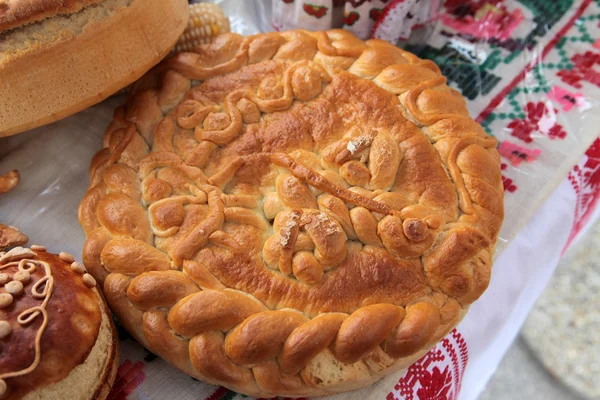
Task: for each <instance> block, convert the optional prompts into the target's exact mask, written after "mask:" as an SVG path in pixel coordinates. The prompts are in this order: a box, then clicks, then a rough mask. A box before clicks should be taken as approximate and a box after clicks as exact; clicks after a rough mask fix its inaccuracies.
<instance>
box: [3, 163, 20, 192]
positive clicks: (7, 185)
mask: <svg viewBox="0 0 600 400" xmlns="http://www.w3.org/2000/svg"><path fill="white" fill-rule="evenodd" d="M20 181H21V175H20V174H19V171H17V170H16V169H14V170H12V171H10V172H7V173H6V174H4V175H0V194H3V193H8V192H10V191H11V190H13V189H14V188H16V187H17V185H18V184H19V182H20Z"/></svg>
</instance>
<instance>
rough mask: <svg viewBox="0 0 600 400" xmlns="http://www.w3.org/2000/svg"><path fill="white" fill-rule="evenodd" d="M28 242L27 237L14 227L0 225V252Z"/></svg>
mask: <svg viewBox="0 0 600 400" xmlns="http://www.w3.org/2000/svg"><path fill="white" fill-rule="evenodd" d="M28 241H29V238H28V237H27V235H25V234H24V233H22V232H21V231H19V229H18V228H17V227H15V226H7V225H3V224H0V251H2V250H5V249H8V248H10V247H14V246H22V245H24V244H25V243H27V242H28Z"/></svg>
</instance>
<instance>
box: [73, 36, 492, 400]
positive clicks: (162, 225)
mask: <svg viewBox="0 0 600 400" xmlns="http://www.w3.org/2000/svg"><path fill="white" fill-rule="evenodd" d="M194 51H195V52H189V53H180V54H178V55H176V56H174V57H172V58H170V59H168V60H166V61H165V62H164V63H162V64H161V65H160V66H158V67H157V68H156V69H155V70H153V71H152V72H151V73H150V74H149V75H147V76H146V78H144V79H143V80H141V81H140V82H139V83H138V85H137V87H136V88H135V89H134V91H133V93H132V95H131V98H130V100H129V102H128V106H127V109H126V110H123V109H121V110H119V111H118V112H116V113H115V120H114V122H113V124H111V126H110V127H109V129H108V130H107V132H106V136H105V149H104V150H102V151H101V152H100V153H99V154H98V156H97V157H95V158H94V160H93V161H92V167H91V169H90V171H91V187H90V190H89V192H88V194H87V195H86V197H85V198H84V200H83V201H82V203H81V206H80V221H81V223H82V225H83V227H84V229H85V231H86V234H87V235H88V239H87V241H88V242H90V243H91V244H89V245H88V244H86V249H88V248H89V249H90V251H89V253H90V255H89V259H90V260H92V265H93V268H91V267H90V270H91V271H92V272H93V273H95V274H97V277H98V278H99V279H102V278H104V277H106V280H105V284H104V287H105V291H106V294H107V297H108V300H109V303H110V304H111V306H112V307H113V310H114V311H115V313H116V314H117V315H118V316H119V317H120V318H121V319H122V320H123V321H124V323H125V324H126V327H127V328H128V329H130V331H132V333H133V334H134V335H135V336H136V337H137V338H138V339H140V341H141V342H142V343H144V344H145V345H146V346H148V347H149V348H150V349H151V350H154V349H156V350H155V351H157V352H159V354H161V355H163V356H164V357H165V358H167V359H168V360H169V361H170V362H171V363H173V364H175V365H176V366H178V367H179V368H180V369H182V370H184V371H186V372H188V373H189V374H191V375H193V376H196V377H198V378H200V379H203V380H206V381H207V382H210V383H217V384H222V385H225V386H227V387H229V388H231V389H233V390H236V391H239V392H242V393H245V394H248V395H253V396H263V397H266V396H275V395H281V396H292V397H297V396H313V395H323V394H329V393H334V392H339V391H345V390H352V389H354V388H358V387H361V386H364V385H367V384H369V383H371V382H374V381H375V380H377V379H379V378H380V377H381V376H383V375H385V374H387V373H390V372H392V371H395V370H398V369H401V368H405V367H406V366H408V365H409V364H410V363H411V362H413V361H415V360H416V359H417V358H418V357H420V356H421V355H422V354H423V353H424V352H425V351H427V349H429V348H430V347H431V346H433V345H434V344H435V343H436V341H437V340H439V339H440V338H441V337H443V335H445V334H446V333H447V332H449V331H450V330H451V329H452V328H453V327H454V326H456V324H457V323H458V322H459V321H460V320H461V319H462V317H463V316H464V315H465V313H466V311H467V309H468V306H469V305H470V304H471V303H472V302H473V301H475V300H476V299H477V298H478V297H479V296H480V295H481V293H482V292H483V290H485V288H486V286H487V283H488V281H489V276H490V273H491V269H490V267H491V256H492V254H493V251H494V246H495V243H496V240H497V235H498V231H499V229H500V225H501V222H502V219H503V206H502V198H503V191H502V182H501V178H500V168H499V158H498V155H497V152H496V150H495V146H496V142H495V140H494V139H492V138H489V137H488V136H487V135H486V134H485V133H484V132H483V130H482V129H481V127H479V125H477V124H476V123H474V122H473V121H472V120H470V119H469V118H468V112H467V110H466V107H465V102H464V100H463V99H462V98H461V97H460V96H458V95H457V94H456V92H455V91H453V90H452V89H449V88H448V87H447V86H446V85H445V78H444V77H443V76H441V74H440V71H439V69H438V68H437V67H436V66H435V65H433V64H432V63H431V62H428V61H422V60H420V59H418V58H417V57H416V56H414V55H412V54H410V53H407V52H404V51H403V50H400V49H398V48H396V47H394V46H391V45H389V44H387V43H385V42H382V41H367V42H362V41H359V40H358V39H356V38H355V37H354V36H352V35H351V34H350V33H348V32H345V31H339V30H333V31H328V32H315V33H311V32H306V31H293V32H282V33H269V34H261V35H256V36H251V37H248V38H243V37H241V36H238V35H234V34H228V35H222V36H221V37H219V38H218V39H217V40H216V41H215V42H214V43H213V44H211V45H208V46H201V47H199V48H197V49H195V50H194ZM195 80H202V82H196V81H195ZM175 81H176V82H177V83H176V84H175V83H174V82H175ZM186 81H187V82H191V81H194V82H191V84H186ZM190 87H191V89H189V90H188V88H190ZM159 99H169V101H168V102H166V103H165V104H159V103H160V100H159ZM175 99H176V100H175ZM167 103H168V105H167ZM130 109H131V110H133V111H131V110H130ZM158 109H160V112H161V114H162V120H161V117H159V116H158V114H157V113H155V112H154V111H152V112H150V111H151V110H158ZM134 114H135V115H136V116H137V117H136V118H133V117H131V115H134ZM151 132H154V137H153V138H152V139H149V137H151ZM146 141H147V142H148V143H147V144H148V146H144V145H142V144H143V143H146ZM115 165H117V166H122V165H124V166H126V167H127V168H130V169H131V170H134V171H137V177H136V179H134V180H128V179H127V178H125V180H127V182H119V181H120V180H121V179H111V174H112V173H117V172H118V176H119V177H120V178H121V177H126V176H131V173H129V172H124V171H125V170H126V169H123V172H121V168H122V167H115ZM127 171H128V170H127ZM109 182H112V183H111V184H110V185H109ZM138 188H139V189H138ZM140 194H141V200H140ZM120 221H125V222H120ZM98 230H101V231H100V232H101V233H99V231H98ZM100 244H101V245H102V246H104V247H103V250H101V251H99V247H100ZM128 250H129V252H128ZM132 253H134V254H135V258H133V257H132V255H131V254H132ZM98 254H100V255H99V258H98ZM84 258H88V257H84ZM165 310H166V311H165ZM186 343H189V345H187V346H186Z"/></svg>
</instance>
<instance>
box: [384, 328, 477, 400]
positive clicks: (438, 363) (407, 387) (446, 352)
mask: <svg viewBox="0 0 600 400" xmlns="http://www.w3.org/2000/svg"><path fill="white" fill-rule="evenodd" d="M468 361H469V353H468V350H467V343H466V342H465V340H464V339H463V337H462V335H461V334H460V333H459V332H458V331H457V330H456V329H454V330H453V331H452V332H451V333H450V334H449V335H447V336H446V337H445V338H444V339H442V341H441V342H440V343H439V344H438V345H437V346H436V347H434V348H433V349H432V350H430V351H429V353H427V354H425V355H424V356H423V357H422V358H421V359H420V360H419V361H417V362H416V363H414V364H412V365H411V366H410V367H408V371H407V372H406V374H405V375H404V376H403V377H402V378H400V380H399V381H398V383H397V384H396V385H395V386H394V390H393V391H392V392H390V393H388V395H387V397H386V399H387V400H400V399H402V400H455V399H457V398H458V393H459V392H460V385H461V382H462V377H463V375H464V372H465V368H466V367H467V363H468Z"/></svg>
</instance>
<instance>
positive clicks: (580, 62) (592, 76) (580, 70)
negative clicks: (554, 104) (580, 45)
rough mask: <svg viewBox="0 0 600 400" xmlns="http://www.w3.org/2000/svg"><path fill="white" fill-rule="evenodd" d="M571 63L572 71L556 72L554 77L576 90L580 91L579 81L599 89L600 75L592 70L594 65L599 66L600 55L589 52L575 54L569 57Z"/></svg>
mask: <svg viewBox="0 0 600 400" xmlns="http://www.w3.org/2000/svg"><path fill="white" fill-rule="evenodd" d="M571 62H572V63H573V68H572V69H570V70H569V69H565V70H561V71H558V72H557V73H556V75H558V76H559V77H560V79H561V80H562V81H563V82H565V83H567V84H569V85H571V86H573V87H576V88H578V89H581V88H582V87H583V86H582V85H581V81H586V82H589V83H592V84H594V85H596V86H598V87H600V73H599V72H597V71H596V70H595V69H594V66H595V65H596V64H600V54H598V53H594V52H591V51H586V52H585V53H580V54H575V55H574V56H573V57H571Z"/></svg>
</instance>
